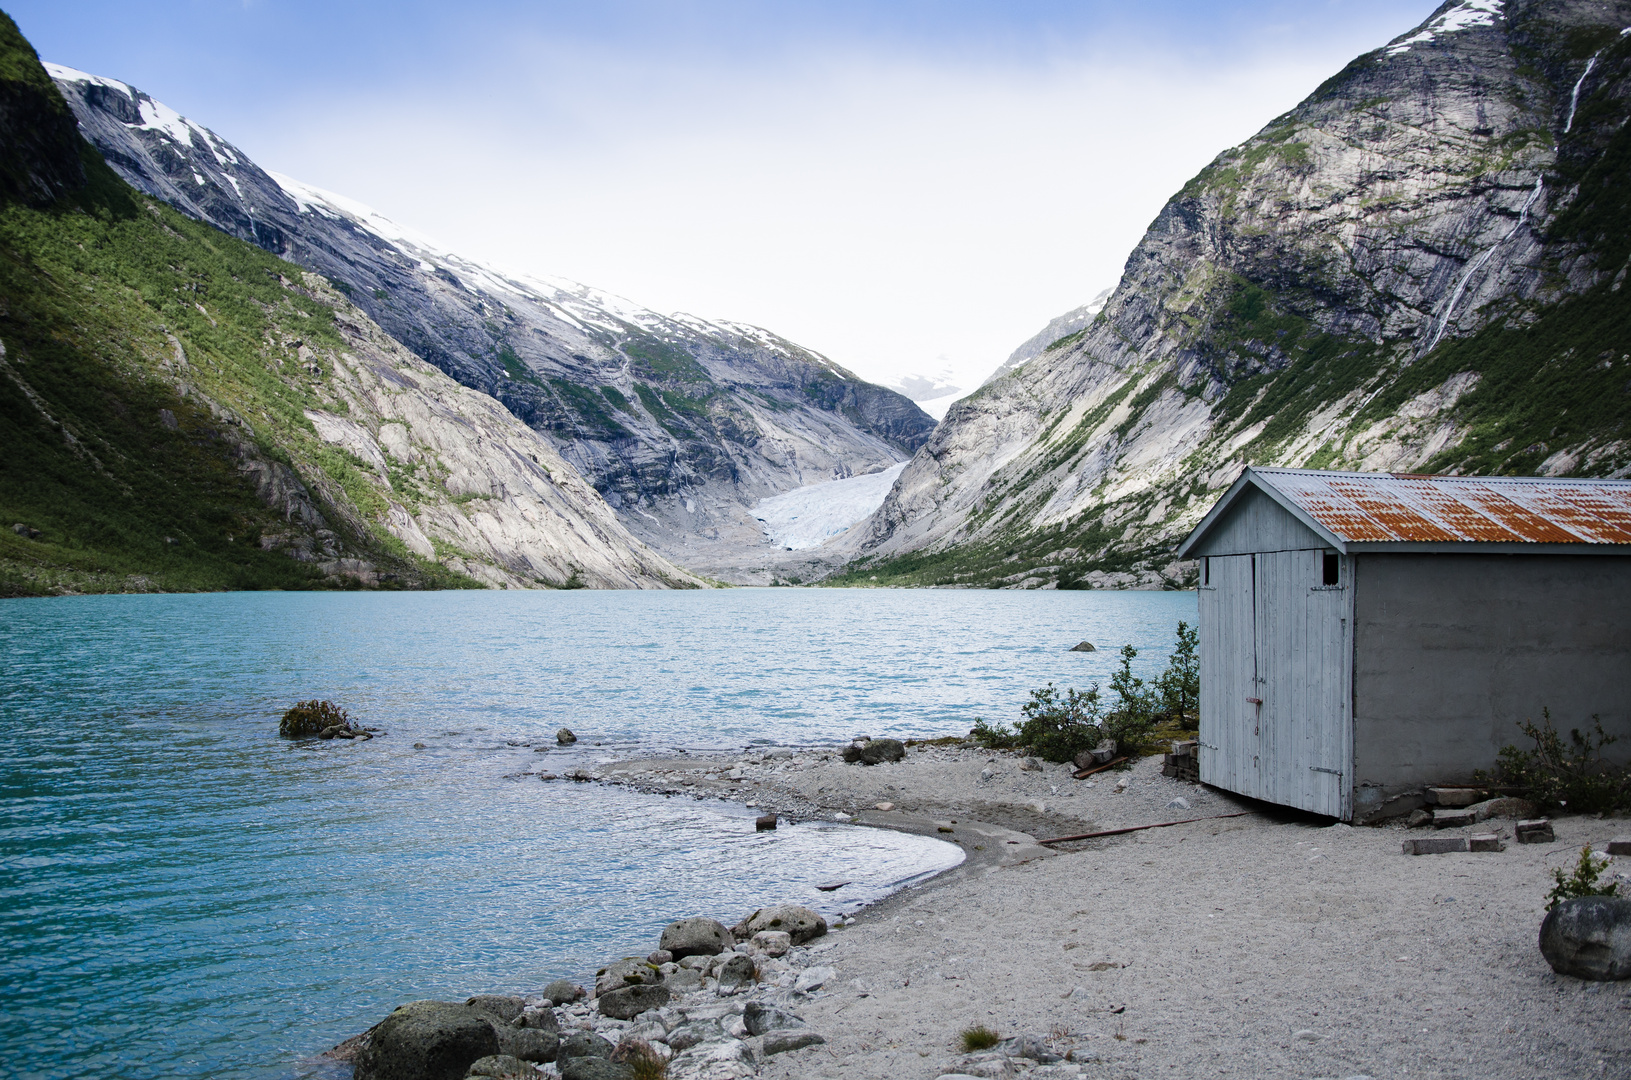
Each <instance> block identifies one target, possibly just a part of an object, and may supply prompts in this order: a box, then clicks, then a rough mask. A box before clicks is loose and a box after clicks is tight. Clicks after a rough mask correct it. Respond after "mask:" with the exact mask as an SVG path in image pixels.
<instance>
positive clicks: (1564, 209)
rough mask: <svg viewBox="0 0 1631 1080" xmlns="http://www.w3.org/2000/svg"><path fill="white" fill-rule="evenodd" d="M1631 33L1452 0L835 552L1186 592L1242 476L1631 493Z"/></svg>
mask: <svg viewBox="0 0 1631 1080" xmlns="http://www.w3.org/2000/svg"><path fill="white" fill-rule="evenodd" d="M1628 26H1631V3H1627V2H1625V0H1615V2H1596V0H1590V2H1588V0H1527V2H1526V0H1509V2H1507V3H1505V4H1504V5H1503V4H1501V3H1496V2H1493V0H1478V2H1476V3H1471V2H1462V0H1456V2H1452V3H1448V4H1445V5H1444V6H1443V7H1442V8H1440V9H1439V11H1438V12H1435V14H1434V15H1433V16H1432V18H1430V19H1429V20H1428V21H1427V22H1426V23H1424V24H1423V25H1422V26H1421V27H1419V28H1418V29H1417V30H1415V31H1413V32H1411V33H1409V34H1406V35H1403V36H1401V37H1400V38H1398V39H1397V40H1396V41H1394V42H1393V43H1392V44H1390V45H1388V46H1386V47H1383V48H1380V49H1377V50H1375V51H1373V52H1370V53H1367V54H1366V55H1364V56H1361V57H1360V58H1358V59H1357V60H1355V61H1354V62H1353V63H1352V64H1350V65H1349V66H1348V67H1347V68H1346V69H1344V70H1343V71H1342V72H1341V73H1339V74H1337V75H1336V76H1334V77H1332V78H1331V79H1329V80H1328V81H1327V82H1326V83H1325V84H1323V85H1322V86H1320V87H1319V88H1318V89H1317V90H1316V91H1315V92H1314V93H1313V94H1312V95H1311V96H1310V97H1309V98H1308V99H1307V100H1305V101H1304V102H1303V103H1302V104H1300V105H1299V106H1297V107H1296V108H1295V109H1293V110H1291V111H1290V112H1288V113H1286V114H1285V115H1283V116H1281V117H1279V118H1278V119H1276V120H1274V121H1273V122H1272V123H1271V124H1270V125H1269V126H1268V127H1266V128H1265V129H1264V130H1263V131H1262V132H1260V133H1259V134H1258V135H1256V136H1254V137H1253V138H1252V139H1250V140H1248V141H1247V142H1245V143H1244V144H1242V145H1240V146H1238V147H1235V148H1233V149H1231V150H1228V151H1225V152H1224V153H1223V154H1222V155H1220V156H1219V157H1218V158H1217V159H1216V160H1215V161H1214V162H1213V163H1212V164H1211V165H1209V166H1208V167H1207V168H1206V169H1205V170H1203V171H1202V172H1201V173H1200V175H1198V176H1196V177H1195V178H1194V179H1193V180H1192V181H1191V182H1190V183H1189V184H1188V185H1186V186H1185V188H1184V189H1183V191H1181V192H1179V193H1178V195H1176V196H1175V197H1174V198H1173V199H1172V200H1171V201H1170V202H1169V203H1168V204H1167V206H1166V207H1165V208H1164V209H1163V210H1162V211H1161V213H1160V215H1159V216H1158V217H1157V218H1156V220H1155V222H1154V223H1153V224H1152V225H1151V226H1150V229H1149V231H1148V232H1147V233H1146V235H1145V237H1144V239H1143V241H1142V242H1141V243H1140V244H1139V246H1138V247H1137V249H1136V250H1135V251H1134V252H1133V253H1132V255H1131V257H1130V258H1129V259H1128V261H1127V266H1126V270H1125V273H1124V276H1123V277H1122V280H1121V283H1120V285H1119V286H1118V288H1117V289H1116V291H1115V293H1114V295H1113V296H1112V297H1111V298H1110V300H1109V302H1108V303H1107V304H1106V306H1105V307H1104V310H1103V311H1102V312H1101V313H1099V314H1098V315H1097V316H1096V317H1094V318H1093V319H1092V321H1091V322H1090V323H1089V324H1088V325H1086V326H1085V327H1084V328H1083V329H1082V330H1081V331H1079V334H1080V336H1079V337H1075V338H1073V339H1071V338H1069V335H1068V334H1067V335H1064V336H1063V337H1064V340H1060V339H1056V343H1057V344H1058V345H1059V347H1057V348H1053V349H1049V348H1047V347H1046V346H1044V347H1043V348H1042V349H1041V351H1040V352H1038V353H1036V354H1035V355H1034V356H1033V358H1031V359H1029V361H1028V362H1024V363H1022V364H1020V365H1019V366H1017V367H1016V368H1015V369H1014V370H1013V371H1011V372H1010V373H1009V374H1007V375H1006V376H1004V377H1002V378H999V379H997V380H995V381H993V382H991V383H989V384H988V385H986V386H985V387H983V388H982V389H981V390H980V391H978V392H977V393H975V394H974V395H972V396H970V397H969V398H967V399H965V400H964V401H962V402H960V403H958V404H957V405H955V406H953V407H952V409H951V411H950V412H949V413H948V415H947V417H946V420H945V421H944V422H943V423H942V424H941V426H940V427H939V428H938V429H937V430H936V431H935V433H934V435H933V436H932V437H931V439H930V440H929V442H928V444H927V445H926V446H925V447H924V448H923V449H922V450H921V451H919V452H918V454H917V455H916V457H914V459H913V460H912V463H911V464H910V465H909V466H908V467H907V469H906V471H905V473H904V474H903V475H902V476H901V478H900V480H899V481H898V482H897V484H896V486H895V488H894V489H893V491H892V492H891V494H890V496H889V498H888V499H887V500H886V502H885V503H884V505H883V506H882V507H881V508H880V509H879V510H878V512H877V513H876V514H874V516H873V517H872V519H871V520H870V522H869V524H868V525H867V526H866V527H858V528H856V529H854V530H851V535H852V536H853V537H854V538H853V539H851V538H850V537H845V538H841V539H840V540H839V541H838V543H839V544H848V545H851V550H853V551H855V552H857V553H861V554H868V555H873V556H881V557H882V558H879V559H875V560H874V561H873V563H872V564H871V565H872V567H873V568H872V569H868V570H867V571H866V572H867V573H878V572H879V571H880V570H883V571H884V572H885V573H887V572H888V571H887V567H888V563H887V561H886V560H887V558H888V557H890V556H894V555H899V554H902V553H906V552H916V553H919V555H918V556H917V561H916V564H915V565H916V566H917V567H918V568H921V567H922V566H923V565H924V561H923V559H922V556H921V553H922V552H923V551H924V550H925V549H927V550H928V551H931V552H941V553H943V556H944V557H943V559H942V560H940V562H939V563H938V564H937V565H932V568H931V570H928V571H923V570H921V569H918V570H916V571H914V572H916V573H918V575H919V577H918V578H917V579H916V580H919V581H921V583H925V584H934V583H942V582H943V583H948V584H950V583H957V582H979V583H993V582H995V583H1005V584H1008V585H1010V586H1012V587H1052V586H1054V585H1056V584H1057V585H1058V586H1060V587H1073V586H1076V587H1080V586H1102V585H1127V584H1139V583H1143V584H1158V583H1160V582H1163V581H1165V582H1169V583H1170V582H1178V581H1184V580H1187V579H1188V577H1189V576H1190V575H1191V574H1192V572H1193V571H1192V569H1191V568H1188V567H1183V566H1177V565H1173V564H1171V563H1170V555H1169V553H1170V551H1171V549H1172V547H1173V546H1174V545H1175V543H1176V541H1177V540H1178V539H1181V537H1182V536H1183V534H1184V533H1185V532H1187V530H1188V529H1189V528H1190V527H1191V526H1192V525H1193V524H1194V523H1195V522H1196V521H1197V520H1198V519H1199V517H1200V516H1201V515H1202V514H1203V513H1204V512H1205V510H1206V509H1207V508H1208V507H1209V506H1210V504H1211V503H1212V501H1213V500H1214V498H1215V496H1216V495H1217V494H1219V493H1220V492H1221V490H1222V489H1224V488H1225V487H1226V486H1227V485H1228V484H1229V483H1231V482H1232V481H1233V480H1234V479H1235V478H1236V476H1237V475H1238V474H1239V472H1240V469H1241V467H1242V466H1243V465H1245V464H1248V463H1257V464H1274V465H1296V466H1305V467H1310V466H1311V467H1326V468H1353V469H1360V470H1375V471H1387V470H1391V471H1458V472H1518V473H1523V472H1537V473H1541V474H1548V475H1552V474H1564V473H1585V474H1591V475H1624V474H1625V473H1626V472H1627V471H1628V470H1631V425H1628V420H1631V415H1628V410H1627V407H1626V400H1627V396H1626V393H1625V386H1626V379H1627V378H1628V377H1631V357H1628V356H1627V355H1626V352H1627V350H1626V348H1625V345H1626V343H1625V342H1624V340H1623V332H1622V331H1620V330H1619V329H1618V326H1619V324H1618V322H1617V318H1618V316H1617V314H1616V313H1617V312H1620V311H1623V310H1624V303H1625V301H1624V299H1623V297H1621V296H1618V295H1615V294H1616V293H1617V292H1618V290H1619V288H1620V283H1621V282H1622V281H1623V278H1624V273H1625V271H1626V269H1627V265H1628V256H1631V245H1628V242H1627V239H1626V237H1627V233H1628V229H1627V223H1628V218H1631V214H1628V212H1627V207H1626V203H1625V199H1624V196H1623V190H1624V188H1623V185H1624V183H1625V182H1626V173H1627V169H1628V163H1627V160H1626V155H1627V153H1628V139H1631V135H1628V133H1627V131H1626V129H1625V127H1624V120H1625V115H1626V112H1627V103H1628V99H1631V83H1628V81H1627V79H1626V74H1627V71H1628V69H1631V36H1628V35H1625V34H1622V32H1621V31H1622V29H1623V28H1626V27H1628ZM1616 191H1618V192H1619V193H1618V194H1616V193H1615V192H1616ZM1064 329H1066V327H1065V326H1064V325H1061V326H1059V327H1057V328H1056V330H1064ZM1053 332H1055V331H1049V332H1048V333H1053ZM1073 333H1075V332H1073ZM1042 336H1047V335H1046V334H1045V335H1039V338H1040V337H1042ZM1033 344H1034V343H1033ZM903 572H904V571H903Z"/></svg>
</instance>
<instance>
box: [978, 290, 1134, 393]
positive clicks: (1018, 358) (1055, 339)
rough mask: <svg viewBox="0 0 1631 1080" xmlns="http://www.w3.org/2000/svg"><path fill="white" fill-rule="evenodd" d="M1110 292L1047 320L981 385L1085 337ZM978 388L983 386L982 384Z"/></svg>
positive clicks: (1106, 291)
mask: <svg viewBox="0 0 1631 1080" xmlns="http://www.w3.org/2000/svg"><path fill="white" fill-rule="evenodd" d="M1112 291H1113V290H1111V289H1105V290H1104V291H1103V292H1101V293H1099V295H1097V296H1095V297H1094V298H1093V299H1091V300H1089V301H1088V302H1087V303H1085V304H1083V305H1082V306H1081V307H1079V308H1071V309H1070V310H1069V311H1067V312H1065V313H1064V314H1063V315H1060V316H1059V317H1058V318H1055V319H1050V320H1048V325H1046V326H1044V327H1043V328H1042V329H1041V330H1039V331H1037V332H1036V334H1034V335H1032V336H1031V337H1030V338H1028V339H1026V341H1025V342H1024V344H1022V345H1020V347H1019V348H1017V349H1015V350H1014V351H1013V352H1011V353H1009V354H1008V359H1006V360H1004V361H1003V362H1002V363H1001V364H1000V365H998V367H997V370H995V371H993V372H992V373H991V374H990V375H988V376H986V379H985V382H987V383H990V382H996V381H997V380H998V379H1000V378H1002V377H1003V376H1004V375H1006V374H1008V373H1009V372H1010V371H1013V370H1014V369H1015V368H1017V367H1019V366H1020V365H1021V364H1026V363H1029V362H1030V361H1032V360H1035V359H1036V358H1037V357H1039V356H1042V355H1045V354H1047V353H1056V352H1058V351H1060V350H1061V349H1068V348H1069V347H1070V346H1072V345H1074V344H1076V342H1078V341H1080V340H1081V339H1082V335H1083V334H1085V333H1087V328H1088V327H1089V326H1090V325H1092V323H1093V320H1094V319H1095V318H1096V317H1097V316H1098V314H1099V312H1101V311H1103V310H1104V305H1105V304H1106V303H1108V302H1109V300H1110V293H1111V292H1112ZM980 385H981V386H984V385H985V383H981V384H980Z"/></svg>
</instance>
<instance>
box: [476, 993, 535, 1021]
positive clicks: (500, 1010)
mask: <svg viewBox="0 0 1631 1080" xmlns="http://www.w3.org/2000/svg"><path fill="white" fill-rule="evenodd" d="M464 1003H465V1004H466V1005H467V1006H469V1007H470V1008H472V1009H475V1010H476V1011H477V1012H479V1013H484V1014H485V1015H487V1016H490V1017H492V1018H493V1019H494V1020H497V1021H498V1022H499V1023H501V1024H509V1023H514V1022H515V1018H516V1017H518V1016H520V1015H521V1011H522V1010H523V1009H525V1008H526V1007H527V1001H526V999H525V998H523V997H518V996H516V995H514V994H477V995H476V996H475V997H473V998H466V999H465V1002H464Z"/></svg>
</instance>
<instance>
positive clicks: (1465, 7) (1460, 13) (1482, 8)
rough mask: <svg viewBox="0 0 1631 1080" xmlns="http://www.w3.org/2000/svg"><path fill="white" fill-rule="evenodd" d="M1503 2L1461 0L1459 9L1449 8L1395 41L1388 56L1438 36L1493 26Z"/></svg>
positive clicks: (1395, 54) (1388, 48)
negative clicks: (1415, 30)
mask: <svg viewBox="0 0 1631 1080" xmlns="http://www.w3.org/2000/svg"><path fill="white" fill-rule="evenodd" d="M1502 5H1503V0H1463V2H1462V4H1461V6H1460V7H1456V8H1451V9H1450V10H1449V11H1446V12H1445V13H1444V14H1442V15H1440V16H1439V17H1438V18H1436V19H1434V20H1433V21H1432V22H1430V23H1428V24H1427V25H1426V26H1424V27H1423V28H1422V29H1420V30H1418V31H1417V32H1416V33H1414V34H1411V35H1410V36H1409V37H1407V38H1403V39H1401V40H1399V41H1395V42H1394V43H1393V44H1391V45H1389V46H1388V47H1387V54H1388V55H1389V56H1397V55H1399V54H1400V53H1403V52H1409V51H1410V50H1411V48H1412V47H1413V46H1416V45H1425V44H1427V43H1428V42H1431V41H1434V40H1436V39H1437V37H1438V35H1440V34H1453V33H1455V32H1456V31H1458V30H1471V29H1472V28H1473V27H1475V26H1493V25H1494V24H1495V20H1496V19H1498V18H1500V17H1501V13H1502V12H1501V8H1502Z"/></svg>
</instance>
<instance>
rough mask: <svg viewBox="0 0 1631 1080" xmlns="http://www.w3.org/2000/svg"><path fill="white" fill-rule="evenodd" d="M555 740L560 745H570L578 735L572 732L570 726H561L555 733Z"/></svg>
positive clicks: (576, 739) (575, 740)
mask: <svg viewBox="0 0 1631 1080" xmlns="http://www.w3.org/2000/svg"><path fill="white" fill-rule="evenodd" d="M555 741H556V743H558V744H559V745H561V746H571V745H572V744H573V743H575V742H577V741H578V737H577V736H576V735H574V734H572V729H571V728H564V727H563V728H562V729H561V730H559V731H557V732H556V733H555Z"/></svg>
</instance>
